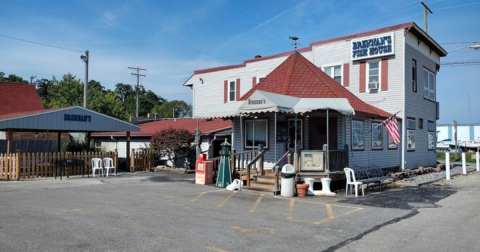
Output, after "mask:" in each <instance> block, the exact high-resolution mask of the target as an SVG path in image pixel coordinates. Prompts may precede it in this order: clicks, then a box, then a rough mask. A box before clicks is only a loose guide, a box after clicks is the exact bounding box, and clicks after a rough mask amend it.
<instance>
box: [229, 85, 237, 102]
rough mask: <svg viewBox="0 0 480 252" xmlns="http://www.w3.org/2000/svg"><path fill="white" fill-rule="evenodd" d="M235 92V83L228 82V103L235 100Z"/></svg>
mask: <svg viewBox="0 0 480 252" xmlns="http://www.w3.org/2000/svg"><path fill="white" fill-rule="evenodd" d="M236 92H237V90H236V82H235V81H233V80H232V81H229V82H228V101H235V100H236V99H237V93H236Z"/></svg>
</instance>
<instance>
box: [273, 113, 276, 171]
mask: <svg viewBox="0 0 480 252" xmlns="http://www.w3.org/2000/svg"><path fill="white" fill-rule="evenodd" d="M274 144H275V159H274V161H273V163H274V164H275V163H276V162H277V112H275V138H274ZM273 169H275V167H273Z"/></svg>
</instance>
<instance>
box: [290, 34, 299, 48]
mask: <svg viewBox="0 0 480 252" xmlns="http://www.w3.org/2000/svg"><path fill="white" fill-rule="evenodd" d="M288 38H289V39H291V40H293V43H292V45H293V47H294V48H295V51H296V50H297V45H299V44H297V40H298V37H297V36H290V37H288Z"/></svg>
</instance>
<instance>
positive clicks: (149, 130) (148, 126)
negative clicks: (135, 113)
mask: <svg viewBox="0 0 480 252" xmlns="http://www.w3.org/2000/svg"><path fill="white" fill-rule="evenodd" d="M198 122H199V128H200V132H201V134H202V135H209V134H212V133H215V132H218V131H222V130H226V129H230V128H232V123H231V122H229V121H224V120H221V119H213V120H205V119H201V120H199V121H198ZM137 126H139V127H140V131H137V132H131V136H147V137H149V136H153V134H155V132H157V131H160V130H164V129H169V128H175V129H186V130H188V131H189V132H190V133H192V134H193V133H195V129H196V128H197V119H192V118H177V119H163V120H159V121H155V122H149V123H143V124H139V125H137ZM92 136H93V137H101V136H126V133H125V132H102V133H95V134H92Z"/></svg>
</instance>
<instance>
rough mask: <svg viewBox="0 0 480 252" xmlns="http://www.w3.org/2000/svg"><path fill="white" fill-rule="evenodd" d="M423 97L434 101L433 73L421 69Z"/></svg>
mask: <svg viewBox="0 0 480 252" xmlns="http://www.w3.org/2000/svg"><path fill="white" fill-rule="evenodd" d="M423 98H425V99H427V100H431V101H435V75H434V74H433V73H432V72H430V71H429V70H427V69H425V68H424V69H423Z"/></svg>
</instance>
